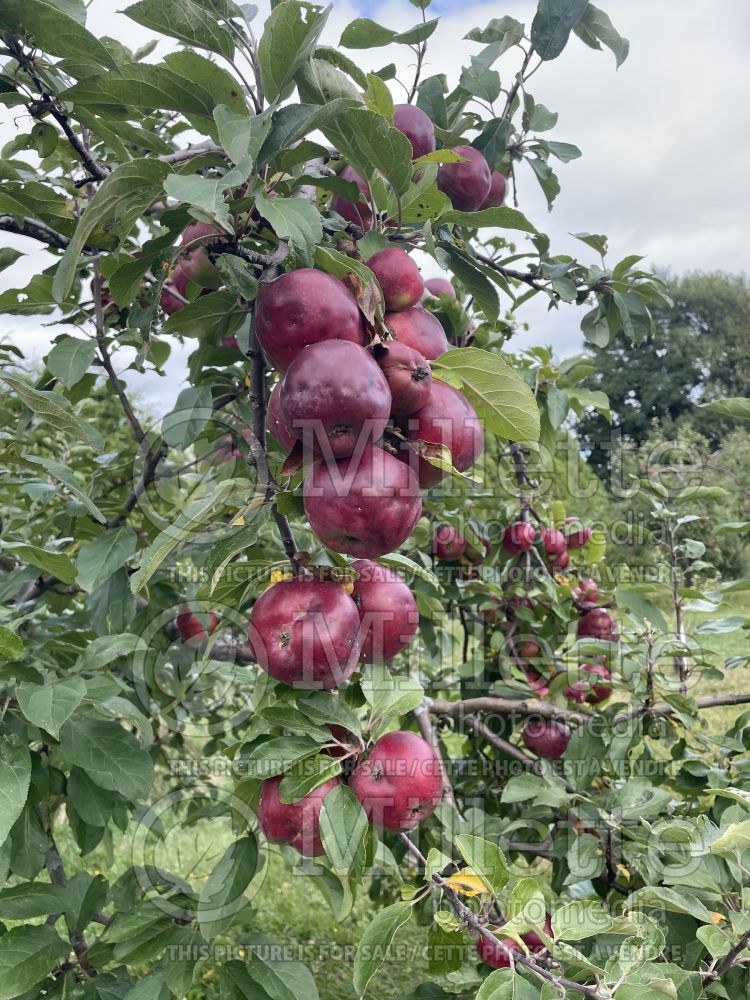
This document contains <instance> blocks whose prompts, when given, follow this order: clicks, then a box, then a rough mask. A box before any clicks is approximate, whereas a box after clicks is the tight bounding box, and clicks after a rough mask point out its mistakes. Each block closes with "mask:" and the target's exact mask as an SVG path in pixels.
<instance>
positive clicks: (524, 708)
mask: <svg viewBox="0 0 750 1000" xmlns="http://www.w3.org/2000/svg"><path fill="white" fill-rule="evenodd" d="M427 707H428V709H429V711H430V712H432V713H433V714H434V715H452V716H455V717H457V718H465V716H466V714H467V713H468V714H471V713H473V712H499V713H501V714H507V715H514V714H515V715H523V716H527V715H538V716H541V717H542V718H544V719H563V720H564V721H566V722H570V723H572V724H573V725H576V726H580V725H583V724H584V723H585V722H586V721H587V719H589V718H590V716H588V715H584V714H583V713H582V712H575V711H573V710H572V709H569V708H562V707H561V706H560V705H554V704H552V702H549V701H541V700H539V699H538V698H519V699H515V698H501V697H500V696H499V695H484V696H483V697H479V698H466V699H465V700H463V701H444V700H442V699H440V698H428V699H427Z"/></svg>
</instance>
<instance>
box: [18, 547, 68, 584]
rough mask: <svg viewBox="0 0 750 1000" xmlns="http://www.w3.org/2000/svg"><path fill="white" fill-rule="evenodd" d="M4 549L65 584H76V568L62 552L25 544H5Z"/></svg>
mask: <svg viewBox="0 0 750 1000" xmlns="http://www.w3.org/2000/svg"><path fill="white" fill-rule="evenodd" d="M2 548H4V549H5V551H6V552H12V553H13V555H14V556H17V557H18V558H19V559H21V560H22V561H23V562H26V563H28V564H29V565H30V566H36V567H37V569H41V570H42V571H43V572H45V573H51V574H52V575H53V576H55V577H57V579H58V580H61V581H62V582H63V583H74V582H75V578H76V568H75V566H74V565H73V563H72V562H71V561H70V559H69V558H68V556H66V555H65V554H64V553H62V552H48V551H47V550H46V549H40V548H39V546H38V545H26V544H25V543H24V542H5V544H4V545H2Z"/></svg>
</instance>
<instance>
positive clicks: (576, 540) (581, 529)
mask: <svg viewBox="0 0 750 1000" xmlns="http://www.w3.org/2000/svg"><path fill="white" fill-rule="evenodd" d="M565 524H566V525H575V530H574V531H571V532H570V534H569V535H568V536H567V542H568V548H569V549H582V548H583V547H584V545H588V543H589V542H590V541H591V528H590V527H589V526H588V525H584V524H581V522H580V521H579V520H578V518H577V517H566V518H565Z"/></svg>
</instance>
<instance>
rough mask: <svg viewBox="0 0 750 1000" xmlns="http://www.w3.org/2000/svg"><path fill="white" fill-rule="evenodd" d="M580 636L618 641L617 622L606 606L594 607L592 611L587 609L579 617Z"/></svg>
mask: <svg viewBox="0 0 750 1000" xmlns="http://www.w3.org/2000/svg"><path fill="white" fill-rule="evenodd" d="M578 636H579V638H587V639H603V640H605V641H607V642H618V641H619V636H618V634H617V622H616V621H615V620H614V618H613V617H612V615H611V614H610V613H609V612H608V611H605V610H604V608H594V609H593V610H592V611H587V612H586V614H585V615H582V616H581V618H580V619H579V621H578Z"/></svg>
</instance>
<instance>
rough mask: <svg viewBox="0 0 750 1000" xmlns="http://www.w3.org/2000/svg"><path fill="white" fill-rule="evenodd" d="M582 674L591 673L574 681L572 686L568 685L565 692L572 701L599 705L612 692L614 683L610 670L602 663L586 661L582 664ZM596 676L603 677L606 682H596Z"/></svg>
mask: <svg viewBox="0 0 750 1000" xmlns="http://www.w3.org/2000/svg"><path fill="white" fill-rule="evenodd" d="M581 673H582V674H589V675H590V676H589V677H585V678H584V677H582V678H581V679H580V680H577V681H574V683H573V684H571V685H570V687H566V688H565V690H564V691H563V694H564V695H565V697H566V698H569V699H570V700H571V701H575V702H577V703H578V704H579V705H582V704H583V703H584V702H588V703H589V705H598V704H599V703H600V702H602V701H606V700H607V698H609V696H610V694H611V693H612V684H611V678H610V673H609V670H607V668H606V667H604V666H602V664H601V663H584V664H582V666H581ZM595 677H601V678H602V681H603V682H604V683H598V684H597V683H596V681H595V680H594V678H595Z"/></svg>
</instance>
